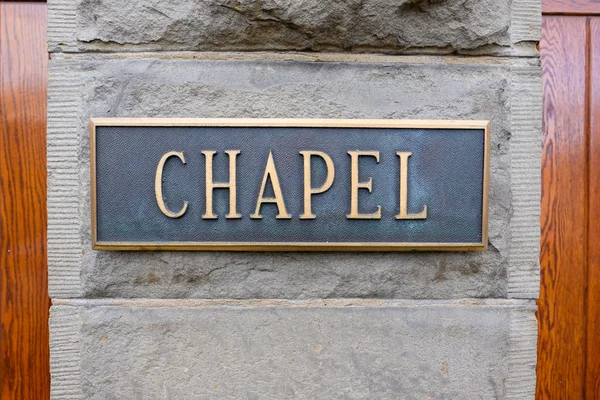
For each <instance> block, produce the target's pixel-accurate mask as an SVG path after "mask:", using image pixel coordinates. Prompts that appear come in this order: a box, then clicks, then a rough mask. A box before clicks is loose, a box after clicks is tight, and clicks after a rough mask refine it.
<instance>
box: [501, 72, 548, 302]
mask: <svg viewBox="0 0 600 400" xmlns="http://www.w3.org/2000/svg"><path fill="white" fill-rule="evenodd" d="M511 79H512V85H511V92H512V93H511V97H510V101H511V106H510V111H511V135H512V136H511V141H510V147H511V149H510V155H511V165H510V171H511V174H510V175H511V191H512V217H511V221H510V226H511V245H510V254H509V265H508V289H507V290H508V293H507V295H508V297H509V298H525V299H537V298H538V297H539V291H540V263H539V254H540V198H541V157H542V77H541V68H539V67H537V68H535V67H529V68H518V67H514V68H512V73H511Z"/></svg>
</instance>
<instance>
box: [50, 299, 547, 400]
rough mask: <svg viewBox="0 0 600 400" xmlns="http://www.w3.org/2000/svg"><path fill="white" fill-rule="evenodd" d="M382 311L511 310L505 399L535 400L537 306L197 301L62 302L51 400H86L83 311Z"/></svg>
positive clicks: (53, 327) (55, 323)
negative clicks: (383, 309)
mask: <svg viewBox="0 0 600 400" xmlns="http://www.w3.org/2000/svg"><path fill="white" fill-rule="evenodd" d="M84 307H85V308H92V307H125V308H140V307H148V308H173V309H176V308H181V307H185V308H215V307H220V308H254V309H255V308H265V307H286V308H287V307H297V308H308V309H310V308H324V307H327V308H346V307H361V308H380V307H388V308H392V307H400V308H407V307H415V308H418V307H471V308H472V309H473V310H474V311H475V310H477V309H480V308H483V307H485V308H509V309H510V317H509V318H510V326H509V327H507V329H508V331H509V349H508V354H507V357H508V360H507V361H508V373H507V379H506V384H505V396H504V398H505V399H507V400H508V399H510V400H521V399H523V400H524V399H533V398H534V395H535V382H536V380H535V367H536V344H537V321H536V318H535V310H536V305H535V301H533V300H497V299H488V300H480V299H463V300H378V299H372V300H369V299H318V300H270V299H264V300H191V299H168V300H164V299H156V300H153V299H89V300H88V299H62V300H61V299H58V300H55V301H54V305H53V306H52V309H51V313H50V366H51V378H52V379H51V382H52V385H51V398H52V399H55V400H56V399H61V400H62V399H67V400H76V399H82V398H83V392H82V382H81V348H80V342H79V341H80V330H81V324H82V320H81V316H80V310H81V309H82V308H84Z"/></svg>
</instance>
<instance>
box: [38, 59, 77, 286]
mask: <svg viewBox="0 0 600 400" xmlns="http://www.w3.org/2000/svg"><path fill="white" fill-rule="evenodd" d="M71 65H72V63H68V62H54V61H51V62H50V63H49V67H48V127H47V145H46V146H47V147H46V155H47V169H48V191H47V194H48V201H47V212H48V292H49V294H50V297H51V298H53V297H78V296H80V295H81V278H80V271H81V260H82V246H81V237H80V236H81V232H80V231H81V219H80V211H79V140H80V139H79V129H80V116H79V115H80V110H81V104H80V103H81V100H80V99H81V84H80V74H79V73H78V72H77V71H73V70H72V68H71Z"/></svg>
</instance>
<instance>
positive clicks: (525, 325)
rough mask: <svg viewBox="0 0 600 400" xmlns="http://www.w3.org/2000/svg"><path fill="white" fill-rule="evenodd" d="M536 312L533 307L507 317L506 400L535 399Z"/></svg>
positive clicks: (516, 311) (516, 310)
mask: <svg viewBox="0 0 600 400" xmlns="http://www.w3.org/2000/svg"><path fill="white" fill-rule="evenodd" d="M536 309H537V307H536V306H535V305H532V306H531V307H529V308H527V309H515V310H513V311H511V313H510V328H509V329H510V330H509V338H510V342H509V347H508V377H507V379H506V386H505V387H506V400H525V399H530V400H533V399H534V398H535V385H536V373H535V370H536V362H537V337H538V329H537V319H536V317H535V310H536Z"/></svg>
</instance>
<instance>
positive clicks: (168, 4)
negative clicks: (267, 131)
mask: <svg viewBox="0 0 600 400" xmlns="http://www.w3.org/2000/svg"><path fill="white" fill-rule="evenodd" d="M540 3H541V2H540V1H537V0H512V1H511V0H348V1H341V0H305V1H297V0H263V1H255V0H201V1H192V0H184V1H181V0H167V1H166V0H142V1H122V0H53V1H50V2H49V4H50V6H51V7H50V10H51V12H49V21H50V22H49V30H48V40H49V47H50V50H51V51H98V50H101V51H117V52H118V51H143V50H152V51H163V50H202V51H207V50H209V51H232V50H233V51H237V50H240V51H256V50H278V51H282V50H296V51H298V50H304V51H352V52H388V53H416V52H418V53H424V52H425V53H445V54H447V53H453V52H458V53H467V54H468V53H474V54H482V53H483V54H518V53H519V52H521V53H523V52H524V53H527V54H529V55H534V54H536V51H535V47H534V45H535V42H536V41H537V40H538V39H539V36H540V25H541V12H540V5H541V4H540ZM523 42H531V43H529V44H525V43H523Z"/></svg>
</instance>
